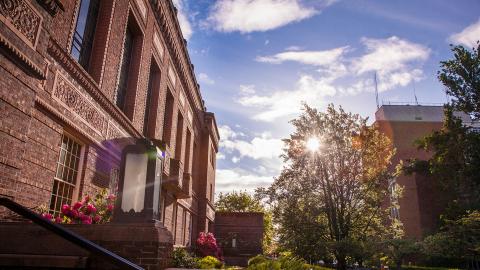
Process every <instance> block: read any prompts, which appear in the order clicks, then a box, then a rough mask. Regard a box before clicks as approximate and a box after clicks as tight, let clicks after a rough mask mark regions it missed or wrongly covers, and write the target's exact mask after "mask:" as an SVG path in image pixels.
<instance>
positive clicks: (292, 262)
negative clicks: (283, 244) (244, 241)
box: [247, 252, 331, 270]
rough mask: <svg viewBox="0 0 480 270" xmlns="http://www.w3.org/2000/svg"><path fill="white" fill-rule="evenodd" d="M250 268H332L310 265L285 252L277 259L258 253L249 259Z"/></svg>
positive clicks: (316, 269) (309, 269)
mask: <svg viewBox="0 0 480 270" xmlns="http://www.w3.org/2000/svg"><path fill="white" fill-rule="evenodd" d="M247 269H248V270H331V269H330V268H326V267H321V266H317V265H310V264H307V263H306V262H305V260H303V259H301V258H298V257H296V256H293V255H292V254H291V253H288V252H285V253H282V254H281V256H280V257H279V258H277V259H270V258H267V257H265V256H263V255H257V256H255V257H253V258H251V259H250V260H249V261H248V268H247Z"/></svg>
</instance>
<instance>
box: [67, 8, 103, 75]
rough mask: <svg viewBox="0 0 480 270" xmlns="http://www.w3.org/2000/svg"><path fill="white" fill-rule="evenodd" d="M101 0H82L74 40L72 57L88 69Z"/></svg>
mask: <svg viewBox="0 0 480 270" xmlns="http://www.w3.org/2000/svg"><path fill="white" fill-rule="evenodd" d="M99 6H100V1H99V0H81V1H80V9H79V11H78V16H77V24H76V26H75V32H74V35H73V42H72V51H71V55H72V57H73V58H74V59H75V60H77V62H78V63H79V64H80V65H81V66H82V67H83V68H84V69H85V70H88V68H89V64H90V56H91V52H92V47H93V39H94V36H95V28H96V24H97V17H98V9H99Z"/></svg>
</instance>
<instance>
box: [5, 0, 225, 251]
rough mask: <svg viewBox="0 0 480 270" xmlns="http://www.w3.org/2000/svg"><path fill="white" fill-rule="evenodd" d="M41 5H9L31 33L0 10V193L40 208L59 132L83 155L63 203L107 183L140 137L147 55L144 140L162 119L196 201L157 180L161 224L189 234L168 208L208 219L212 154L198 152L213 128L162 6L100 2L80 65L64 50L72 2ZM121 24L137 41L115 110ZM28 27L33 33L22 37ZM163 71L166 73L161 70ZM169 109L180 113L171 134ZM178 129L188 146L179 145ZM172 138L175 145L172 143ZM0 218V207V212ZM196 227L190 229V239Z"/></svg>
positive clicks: (159, 130)
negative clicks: (85, 60) (154, 76)
mask: <svg viewBox="0 0 480 270" xmlns="http://www.w3.org/2000/svg"><path fill="white" fill-rule="evenodd" d="M41 2H43V0H38V1H27V0H20V1H17V2H15V4H18V3H22V4H25V5H21V6H19V8H22V9H25V10H23V11H24V12H25V13H28V14H30V15H31V17H29V18H30V19H32V18H33V19H32V20H33V21H32V22H31V25H32V27H31V29H27V28H22V25H23V24H18V23H17V24H15V23H14V20H18V18H14V17H10V15H9V14H8V13H7V12H6V11H3V10H2V11H1V12H0V16H2V20H1V21H0V43H1V44H0V45H1V46H2V48H6V49H2V50H1V51H0V52H1V53H0V124H1V126H0V195H2V196H9V197H11V198H13V199H14V200H16V201H18V202H20V203H21V204H23V205H25V206H28V207H37V206H39V205H48V204H49V201H50V197H51V193H52V186H53V178H54V176H55V170H56V166H57V165H56V163H57V161H58V159H59V154H60V143H61V138H62V135H63V134H66V133H68V134H69V136H72V137H73V138H75V140H77V141H78V142H80V144H81V145H82V147H83V153H84V154H83V156H82V159H81V160H80V166H79V168H80V171H79V173H78V175H79V176H78V179H77V183H78V184H77V185H78V187H77V189H76V190H77V192H76V193H75V194H74V196H73V199H75V198H80V197H82V196H84V195H86V194H94V193H95V192H97V191H98V190H99V189H100V188H106V187H109V186H111V184H112V181H114V180H115V179H114V178H112V175H114V174H113V172H115V171H117V172H118V169H119V166H120V153H121V150H122V148H123V147H124V146H125V145H127V144H131V143H133V142H134V139H137V138H143V128H144V127H143V126H144V116H145V115H144V114H145V112H146V111H147V112H148V111H149V110H150V109H148V110H146V109H145V106H146V104H147V102H146V98H147V87H148V80H149V76H150V66H151V61H155V63H156V64H157V66H158V71H159V74H160V77H159V78H158V83H157V87H156V88H155V89H154V96H155V98H154V99H153V102H150V105H151V106H152V109H151V110H152V111H153V116H154V117H153V119H156V120H155V123H154V124H153V125H152V126H153V128H154V130H152V131H151V132H149V134H150V136H152V137H149V138H151V139H156V140H159V141H161V140H163V139H164V136H163V134H164V126H165V123H164V120H165V119H169V120H171V122H172V125H171V127H170V128H169V130H167V132H169V133H170V134H171V136H170V137H171V140H170V145H169V151H170V154H171V157H178V158H179V159H180V160H181V161H182V162H183V163H186V164H190V166H187V168H184V171H185V172H192V179H193V183H192V186H193V187H194V188H193V193H192V194H189V195H188V196H194V197H195V198H196V199H195V200H194V199H189V200H190V202H189V203H185V202H180V200H179V198H183V197H185V194H179V193H178V192H179V190H175V189H174V190H170V189H168V188H167V187H166V186H164V188H163V190H162V196H164V197H165V204H164V206H165V208H164V211H165V213H164V215H163V216H164V221H165V226H166V227H167V228H169V229H170V230H174V228H176V227H177V229H178V230H181V231H188V232H190V230H189V228H187V227H185V226H188V224H189V222H184V220H183V216H182V218H180V217H177V216H176V215H177V212H176V211H174V209H176V207H177V204H181V205H182V207H183V208H182V209H184V211H186V212H188V216H189V217H190V216H191V218H192V220H193V223H194V224H206V223H208V222H209V221H210V222H211V221H213V220H212V218H210V219H209V218H208V217H207V216H206V214H205V213H206V211H205V209H206V207H207V204H208V203H209V202H208V197H207V196H209V194H207V190H208V185H209V184H213V185H214V182H215V180H214V168H212V167H207V166H209V165H208V160H209V155H210V154H213V155H215V153H209V151H208V150H207V151H200V149H209V147H211V146H212V145H213V146H214V149H215V151H216V149H218V131H217V130H216V124H215V119H214V116H213V114H211V113H208V114H207V112H206V111H205V107H204V104H203V101H202V97H201V95H200V92H199V86H198V84H197V82H196V79H195V76H194V73H193V68H192V66H191V63H190V62H189V58H188V55H187V52H186V47H185V46H186V44H185V43H184V40H183V38H182V37H181V34H180V33H181V32H180V28H179V25H178V21H177V19H176V13H175V12H174V9H173V6H172V2H171V1H158V4H157V5H156V6H153V4H151V1H142V0H135V1H134V0H131V1H100V2H101V4H100V8H99V17H98V20H97V24H96V28H95V29H96V30H95V34H94V42H93V51H92V54H91V61H90V65H89V66H88V67H86V68H85V69H84V68H83V67H82V66H81V65H80V64H79V63H77V62H76V61H75V59H73V58H72V57H71V55H70V50H71V47H72V40H73V35H74V31H75V27H76V21H77V14H78V9H79V4H80V1H79V0H72V1H63V2H62V4H63V7H64V11H62V10H59V9H58V10H57V11H58V12H57V13H55V12H51V10H46V9H45V8H44V6H42V5H40V4H39V3H41ZM139 3H140V5H143V7H140V6H139ZM142 3H143V4H142ZM142 10H145V16H144V14H143V12H142ZM8 22H11V23H8ZM128 24H130V26H131V27H133V28H135V34H136V35H137V36H139V37H141V38H140V39H138V42H136V43H135V53H134V56H133V59H134V61H133V62H134V63H133V64H132V65H131V69H130V73H131V76H130V77H129V87H128V91H127V92H128V93H127V96H128V97H129V98H128V104H129V105H128V106H127V110H125V112H123V111H121V110H120V109H119V108H117V107H116V106H115V95H116V91H117V88H118V79H119V65H120V61H121V57H122V51H123V44H124V36H125V31H126V27H127V25H128ZM19 25H20V26H19ZM32 29H38V31H37V32H35V33H32ZM155 33H156V34H155ZM155 35H157V41H158V42H157V44H154V43H155V42H154V36H155ZM158 46H160V47H161V50H159V47H158ZM169 71H173V75H168V74H169V73H171V72H169ZM167 91H170V92H171V94H172V98H173V104H172V105H173V110H172V113H171V114H169V115H165V102H166V96H167ZM180 93H182V94H180ZM178 113H181V115H182V116H183V129H181V132H180V133H179V134H177V132H176V131H177V119H178ZM206 115H208V119H207V118H206ZM188 132H189V133H190V134H191V141H190V142H187V141H186V137H187V133H188ZM177 138H178V139H177ZM177 141H178V142H181V147H176V142H177ZM194 144H195V145H197V146H198V148H197V150H198V151H197V152H196V153H195V155H194V153H193V151H194V147H193V145H194ZM203 144H208V146H205V147H204V146H203ZM187 146H189V147H188V148H187ZM185 157H190V159H191V160H193V159H196V160H199V161H198V162H197V163H196V164H197V165H198V166H197V168H190V167H191V166H192V163H193V161H190V162H185V160H184V159H185ZM203 160H205V162H204V161H203ZM200 166H205V168H201V167H200ZM199 171H202V173H198V172H199ZM168 177H169V175H168V173H167V174H165V175H164V179H167V178H168ZM180 177H182V178H183V175H180ZM201 209H203V215H202V214H201V212H202V210H201ZM6 215H8V213H7V212H6V211H5V210H2V209H0V216H3V217H5V216H6ZM179 221H182V222H180V223H179V225H178V226H177V225H176V224H177V223H178V222H179ZM204 229H205V226H201V227H199V228H197V227H194V228H193V229H192V230H191V231H192V233H191V234H190V235H192V236H191V238H195V236H196V235H194V234H196V233H197V232H198V231H199V230H204ZM172 232H174V231H172ZM189 240H191V239H189ZM177 242H178V240H177ZM180 242H183V241H180ZM185 242H187V243H189V242H191V241H185Z"/></svg>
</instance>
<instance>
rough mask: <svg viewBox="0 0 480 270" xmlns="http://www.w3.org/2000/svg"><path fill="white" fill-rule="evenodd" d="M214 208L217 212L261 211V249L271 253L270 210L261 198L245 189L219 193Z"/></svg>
mask: <svg viewBox="0 0 480 270" xmlns="http://www.w3.org/2000/svg"><path fill="white" fill-rule="evenodd" d="M215 208H216V210H217V211H219V212H261V213H263V241H262V244H263V251H264V252H265V253H271V252H272V251H273V249H274V247H273V237H274V236H273V235H274V228H273V221H272V212H271V211H270V210H269V209H267V208H266V207H265V205H264V204H263V203H262V201H261V199H260V198H259V197H256V196H252V195H250V194H249V193H248V192H246V191H240V192H237V191H232V192H230V193H225V194H224V193H220V195H219V197H218V200H216V202H215Z"/></svg>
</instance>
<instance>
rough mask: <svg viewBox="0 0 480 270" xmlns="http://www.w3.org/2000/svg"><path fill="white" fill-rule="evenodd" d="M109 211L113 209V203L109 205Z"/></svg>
mask: <svg viewBox="0 0 480 270" xmlns="http://www.w3.org/2000/svg"><path fill="white" fill-rule="evenodd" d="M107 211H109V212H112V211H113V204H109V205H108V206H107Z"/></svg>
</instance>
